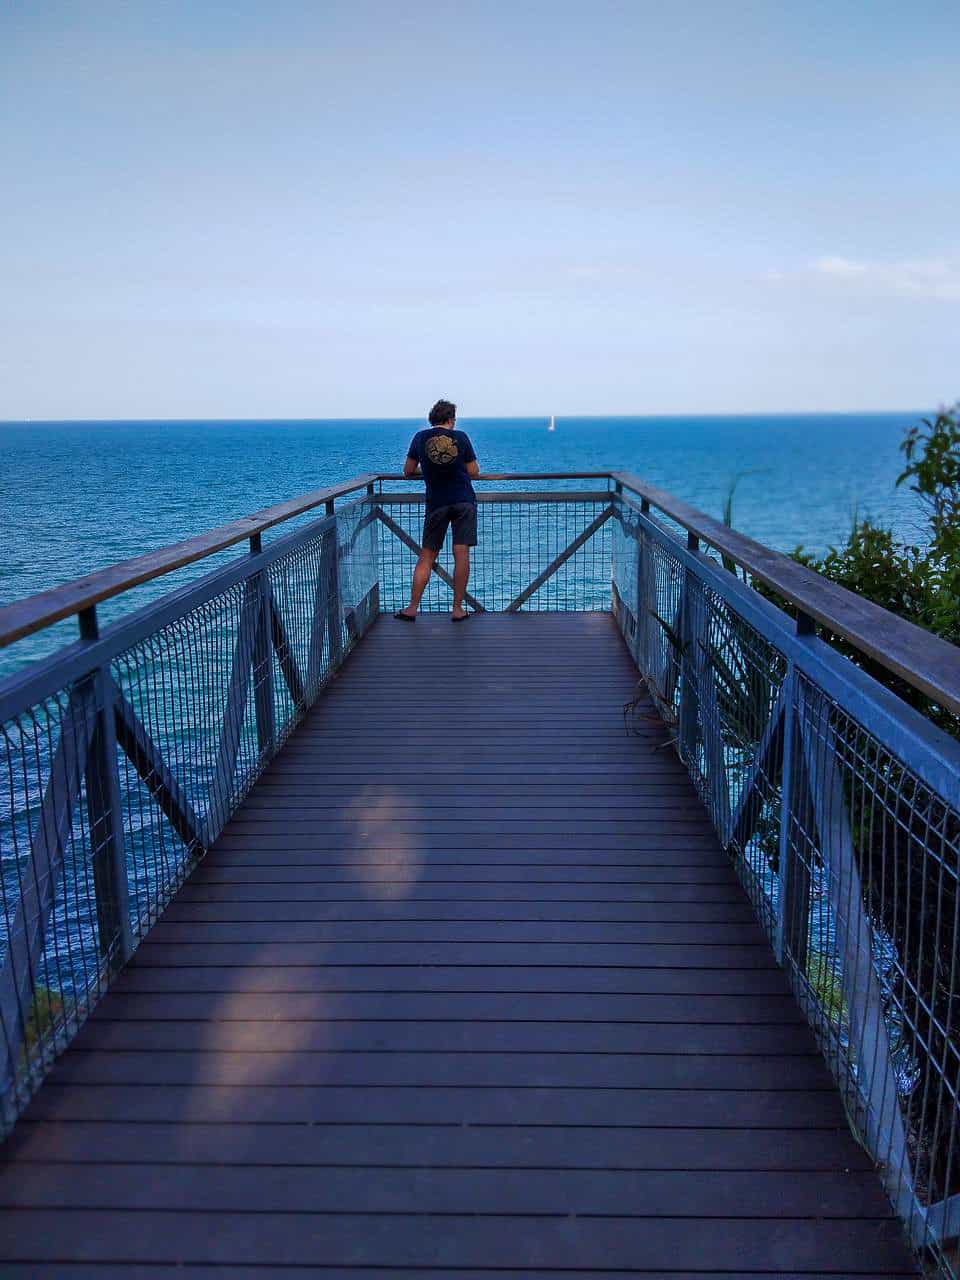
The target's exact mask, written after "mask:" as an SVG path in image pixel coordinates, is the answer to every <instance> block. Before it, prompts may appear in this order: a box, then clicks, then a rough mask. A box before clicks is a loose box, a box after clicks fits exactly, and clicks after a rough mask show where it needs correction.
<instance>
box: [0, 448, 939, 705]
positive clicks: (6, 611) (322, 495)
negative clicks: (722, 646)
mask: <svg viewBox="0 0 960 1280" xmlns="http://www.w3.org/2000/svg"><path fill="white" fill-rule="evenodd" d="M404 479H405V477H403V476H402V475H397V474H393V473H389V472H375V473H371V474H367V475H361V476H355V477H353V478H352V479H350V480H346V481H344V482H343V483H342V484H338V485H332V486H331V487H329V488H326V489H318V490H316V491H314V492H313V493H308V494H304V495H302V496H301V497H299V498H292V499H290V500H289V501H288V502H282V503H279V504H277V505H276V506H273V507H267V508H265V509H263V510H262V511H257V512H254V513H253V514H252V515H248V516H242V517H241V518H240V519H239V520H234V521H231V522H230V523H229V524H225V525H221V526H219V528H216V529H210V530H207V532H205V533H202V534H199V535H198V536H196V537H193V538H188V539H186V540H185V541H183V542H177V543H173V544H172V545H170V546H168V547H162V548H160V549H159V550H157V551H151V552H148V553H147V554H146V555H142V556H136V557H134V558H133V559H130V560H124V561H120V562H119V563H118V564H114V565H110V566H108V567H107V568H105V569H101V570H98V571H97V572H95V573H91V574H87V575H86V576H85V577H82V578H76V579H74V580H73V581H72V582H67V583H64V584H63V585H62V586H59V587H55V588H53V589H52V590H50V591H42V592H39V593H38V594H36V595H33V596H28V597H26V598H25V599H23V600H17V601H14V602H12V603H11V604H8V605H5V606H3V607H0V648H2V647H4V646H5V645H9V644H12V643H13V642H14V641H15V640H19V639H21V638H23V637H24V636H28V635H30V634H32V633H34V632H36V631H40V630H42V629H43V628H44V627H48V626H50V625H51V624H53V623H55V622H59V621H61V620H62V619H63V618H67V617H70V616H72V615H74V614H77V613H81V612H82V611H83V610H85V609H88V608H90V607H92V606H94V605H96V604H99V603H100V602H101V601H103V600H108V599H110V598H111V597H113V596H116V595H120V594H121V593H122V592H124V591H127V590H129V589H130V588H131V587H134V586H138V585H140V584H141V583H144V582H149V581H151V580H152V579H154V578H159V577H162V576H163V575H164V574H167V573H171V572H173V571H174V570H176V569H180V568H183V567H184V566H185V565H188V564H192V563H194V562H195V561H197V560H202V559H205V558H206V557H208V556H212V555H215V554H216V553H217V552H219V551H222V550H224V549H226V548H227V547H230V546H233V545H235V544H236V543H238V542H242V541H244V540H245V539H248V538H253V537H254V536H256V535H257V534H260V533H262V532H263V531H264V530H266V529H270V528H272V527H273V526H275V525H277V524H281V523H283V521H285V520H290V519H293V518H295V517H296V516H299V515H302V514H303V513H305V512H307V511H310V510H312V509H314V508H316V507H319V506H321V505H323V504H325V503H328V502H332V501H333V500H334V499H336V498H340V497H345V496H346V495H348V494H351V493H356V492H357V491H359V490H361V489H365V488H367V487H368V486H371V485H373V484H374V483H378V482H383V481H402V480H404ZM480 479H481V480H483V481H516V480H605V481H608V482H610V483H611V484H616V485H617V486H620V487H622V488H623V489H624V490H625V491H626V492H627V493H628V494H635V495H637V496H638V497H640V498H641V499H645V500H646V501H647V502H648V503H649V504H650V505H651V507H654V508H656V510H658V511H660V512H662V513H663V514H664V515H666V516H669V517H670V519H671V520H674V521H675V522H676V523H677V524H679V525H680V526H681V527H683V528H685V529H687V530H688V532H690V533H692V534H694V535H696V536H697V537H698V538H700V539H702V540H703V541H704V542H706V543H708V544H709V545H710V546H712V547H714V548H716V549H717V550H718V551H720V552H722V553H723V554H724V555H727V556H729V557H730V558H731V559H732V560H734V561H735V562H736V563H737V564H738V565H740V566H741V567H743V568H744V569H746V570H747V571H748V572H749V573H750V574H752V575H753V576H754V577H755V578H757V579H759V580H760V581H761V582H763V583H765V584H766V585H767V586H768V587H770V588H772V589H773V590H774V591H776V592H777V593H778V594H780V595H781V596H782V597H783V598H784V599H785V600H787V601H788V602H789V603H790V604H792V605H794V606H795V607H796V608H797V609H798V610H800V611H801V612H802V613H803V614H806V615H807V616H808V617H810V618H812V619H814V620H815V621H816V622H819V623H820V624H822V625H823V626H825V627H828V628H829V629H830V630H831V631H832V632H833V633H835V634H836V635H839V636H843V637H844V638H846V639H847V640H849V641H850V643H851V644H853V645H854V646H855V647H856V648H857V649H859V650H860V651H861V652H862V653H864V654H866V655H868V656H869V657H871V658H873V659H874V660H875V661H877V662H879V663H880V664H881V665H882V666H883V667H885V668H886V669H887V670H889V671H892V672H894V673H896V674H897V675H899V676H900V677H901V678H903V679H904V680H906V681H907V682H908V683H909V684H911V685H912V686H914V687H915V688H917V689H920V690H921V691H922V692H924V693H926V694H927V695H928V696H929V697H931V698H933V699H934V700H935V701H936V702H937V703H939V704H940V705H942V706H944V707H947V708H949V709H950V710H951V711H954V712H957V713H960V651H958V649H957V647H956V646H954V645H951V644H949V643H947V641H945V640H941V639H939V638H938V637H937V636H934V635H932V634H931V633H930V632H927V631H924V630H923V629H922V628H920V627H917V626H914V625H913V624H912V623H910V622H907V621H906V620H905V619H903V618H898V617H897V616H896V615H894V614H892V613H889V612H888V611H887V610H885V609H882V608H881V607H880V606H879V605H875V604H872V603H871V602H870V601H868V600H863V599H861V598H860V597H859V596H857V595H854V594H853V592H850V591H847V590H846V589H845V588H843V587H840V586H838V585H836V584H835V583H832V582H830V581H829V580H828V579H826V578H823V577H821V575H820V574H818V573H815V572H814V571H813V570H810V569H807V568H805V567H804V566H803V565H800V564H797V563H796V561H794V560H791V559H790V557H789V556H785V555H783V554H782V553H781V552H778V551H773V550H771V549H770V548H769V547H765V546H763V545H762V544H761V543H759V542H755V541H754V540H753V539H752V538H748V537H746V536H745V535H744V534H742V533H738V532H736V530H734V529H730V528H728V527H727V526H726V525H724V524H722V523H721V522H720V521H719V520H715V519H714V518H713V517H712V516H709V515H707V514H706V513H705V512H703V511H699V510H698V509H697V508H696V507H692V506H690V505H689V504H688V503H686V502H683V501H682V500H681V499H679V498H675V497H674V496H673V495H672V494H670V493H667V492H666V491H665V490H663V489H658V488H657V487H656V486H655V485H651V484H648V483H647V482H646V481H644V480H641V479H639V478H638V477H637V476H634V475H632V474H631V473H630V472H626V471H613V472H611V471H556V472H527V471H523V472H519V471H517V472H491V473H489V474H484V475H482V476H480ZM491 496H493V495H491ZM498 496H499V495H498ZM533 496H534V495H532V494H529V493H524V494H517V495H513V494H508V493H504V494H503V495H502V498H503V499H504V500H510V499H511V498H513V497H517V498H520V499H523V498H526V499H527V500H530V499H531V498H532V497H533ZM562 496H563V491H562V490H556V491H553V490H551V491H548V492H544V493H543V495H542V497H543V499H544V500H545V501H549V500H550V499H551V498H552V497H557V498H561V497H562Z"/></svg>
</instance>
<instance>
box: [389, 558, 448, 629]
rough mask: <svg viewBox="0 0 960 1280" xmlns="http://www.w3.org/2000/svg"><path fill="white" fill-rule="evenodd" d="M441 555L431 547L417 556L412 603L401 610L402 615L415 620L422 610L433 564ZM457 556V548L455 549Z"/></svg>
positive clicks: (411, 593)
mask: <svg viewBox="0 0 960 1280" xmlns="http://www.w3.org/2000/svg"><path fill="white" fill-rule="evenodd" d="M438 554H439V553H438V552H436V551H431V550H430V548H429V547H424V548H423V550H422V551H421V552H420V554H419V556H417V563H416V565H415V566H414V570H413V584H412V585H411V587H410V603H409V604H408V605H407V607H406V608H405V609H401V610H400V612H401V613H405V614H406V615H407V617H408V618H415V617H416V616H417V610H418V609H419V608H420V601H421V600H422V599H423V593H424V591H426V589H427V583H428V582H429V581H430V574H431V573H432V572H433V562H434V560H436V558H437V555H438ZM454 554H456V548H454Z"/></svg>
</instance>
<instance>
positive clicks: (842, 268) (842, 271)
mask: <svg viewBox="0 0 960 1280" xmlns="http://www.w3.org/2000/svg"><path fill="white" fill-rule="evenodd" d="M813 269H814V271H818V272H819V273H820V275H823V276H862V275H863V274H864V272H865V271H866V270H867V267H866V265H865V264H864V263H862V262H852V261H851V260H850V259H849V258H818V259H817V261H816V262H815V263H814V264H813Z"/></svg>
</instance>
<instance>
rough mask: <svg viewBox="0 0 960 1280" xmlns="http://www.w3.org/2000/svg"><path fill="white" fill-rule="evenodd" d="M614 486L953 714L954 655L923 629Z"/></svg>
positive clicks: (645, 494)
mask: <svg viewBox="0 0 960 1280" xmlns="http://www.w3.org/2000/svg"><path fill="white" fill-rule="evenodd" d="M613 479H614V481H615V482H617V483H618V484H621V485H622V486H623V488H624V489H626V490H628V491H629V492H630V493H635V494H637V495H638V496H639V497H640V498H645V499H646V500H647V502H649V503H650V505H651V506H652V507H655V508H656V509H657V510H658V511H661V512H662V513H663V514H664V515H666V516H669V517H670V519H671V520H674V521H675V522H676V523H677V524H679V525H681V526H682V527H683V528H684V529H686V530H687V531H688V532H690V533H693V534H695V535H696V536H697V537H698V538H701V539H702V540H703V541H704V542H706V543H709V545H710V546H712V547H714V548H716V550H717V551H719V552H721V553H722V554H723V555H726V556H729V557H730V559H731V560H734V561H735V562H736V563H737V564H738V565H740V566H741V567H742V568H744V569H746V570H747V571H748V572H749V573H750V574H751V575H752V576H753V577H755V578H757V579H759V581H761V582H763V583H764V584H765V585H766V586H768V587H770V588H772V589H773V590H774V591H776V592H777V593H778V594H779V595H781V596H782V597H783V598H784V599H785V600H787V601H789V603H790V604H792V605H794V606H795V607H796V608H797V609H798V610H800V612H801V613H804V614H806V615H807V616H808V617H810V618H812V619H814V621H816V622H819V623H820V624H821V625H822V626H825V627H827V628H828V629H829V630H830V631H831V632H833V633H834V634H835V635H839V636H843V637H844V639H846V640H849V641H850V643H851V644H852V645H853V646H854V647H855V648H856V649H858V650H859V651H860V652H861V653H864V654H866V655H867V656H869V657H871V658H873V659H874V660H875V661H876V662H878V663H879V664H880V665H881V666H882V667H884V668H886V670H888V671H892V672H893V673H894V674H896V675H898V676H900V677H901V678H902V679H904V680H906V681H907V683H908V684H910V685H912V686H913V687H914V688H916V689H919V690H921V692H923V693H925V694H927V696H928V697H930V698H932V699H933V700H934V701H935V702H936V703H938V704H939V705H940V706H942V707H946V708H948V709H949V710H950V711H953V712H956V713H957V714H960V649H958V648H957V646H956V645H953V644H950V643H949V642H948V641H946V640H941V639H940V637H939V636H935V635H933V634H932V633H931V632H929V631H924V630H923V628H922V627H918V626H915V625H914V623H912V622H908V621H907V620H906V619H905V618H900V617H898V616H897V615H896V614H894V613H890V612H889V610H887V609H883V608H881V606H880V605H878V604H874V603H873V602H872V601H870V600H864V599H862V598H861V597H860V596H858V595H855V594H854V592H852V591H848V590H847V589H846V587H841V586H839V585H838V584H837V583H835V582H831V581H830V580H829V579H828V578H824V577H823V576H822V575H821V574H819V573H816V572H814V570H812V569H808V568H806V567H805V566H804V565H802V564H798V563H797V562H796V561H795V560H792V559H791V558H790V557H789V556H785V555H783V554H782V552H779V551H773V550H771V549H770V548H769V547H765V546H764V545H763V544H762V543H760V542H754V540H753V539H752V538H748V537H746V536H745V535H744V534H742V533H737V531H736V530H735V529H730V528H728V526H727V525H725V524H723V523H722V522H721V521H719V520H715V519H714V518H713V517H712V516H708V515H707V514H706V513H705V512H703V511H698V510H697V508H696V507H691V506H690V505H689V504H688V503H686V502H682V501H681V500H680V499H679V498H675V497H673V495H672V494H670V493H667V492H666V491H665V490H663V489H658V488H656V486H654V485H651V484H647V483H646V481H644V480H640V479H638V478H637V477H636V476H634V475H631V474H630V473H629V472H626V471H615V472H614V473H613Z"/></svg>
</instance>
